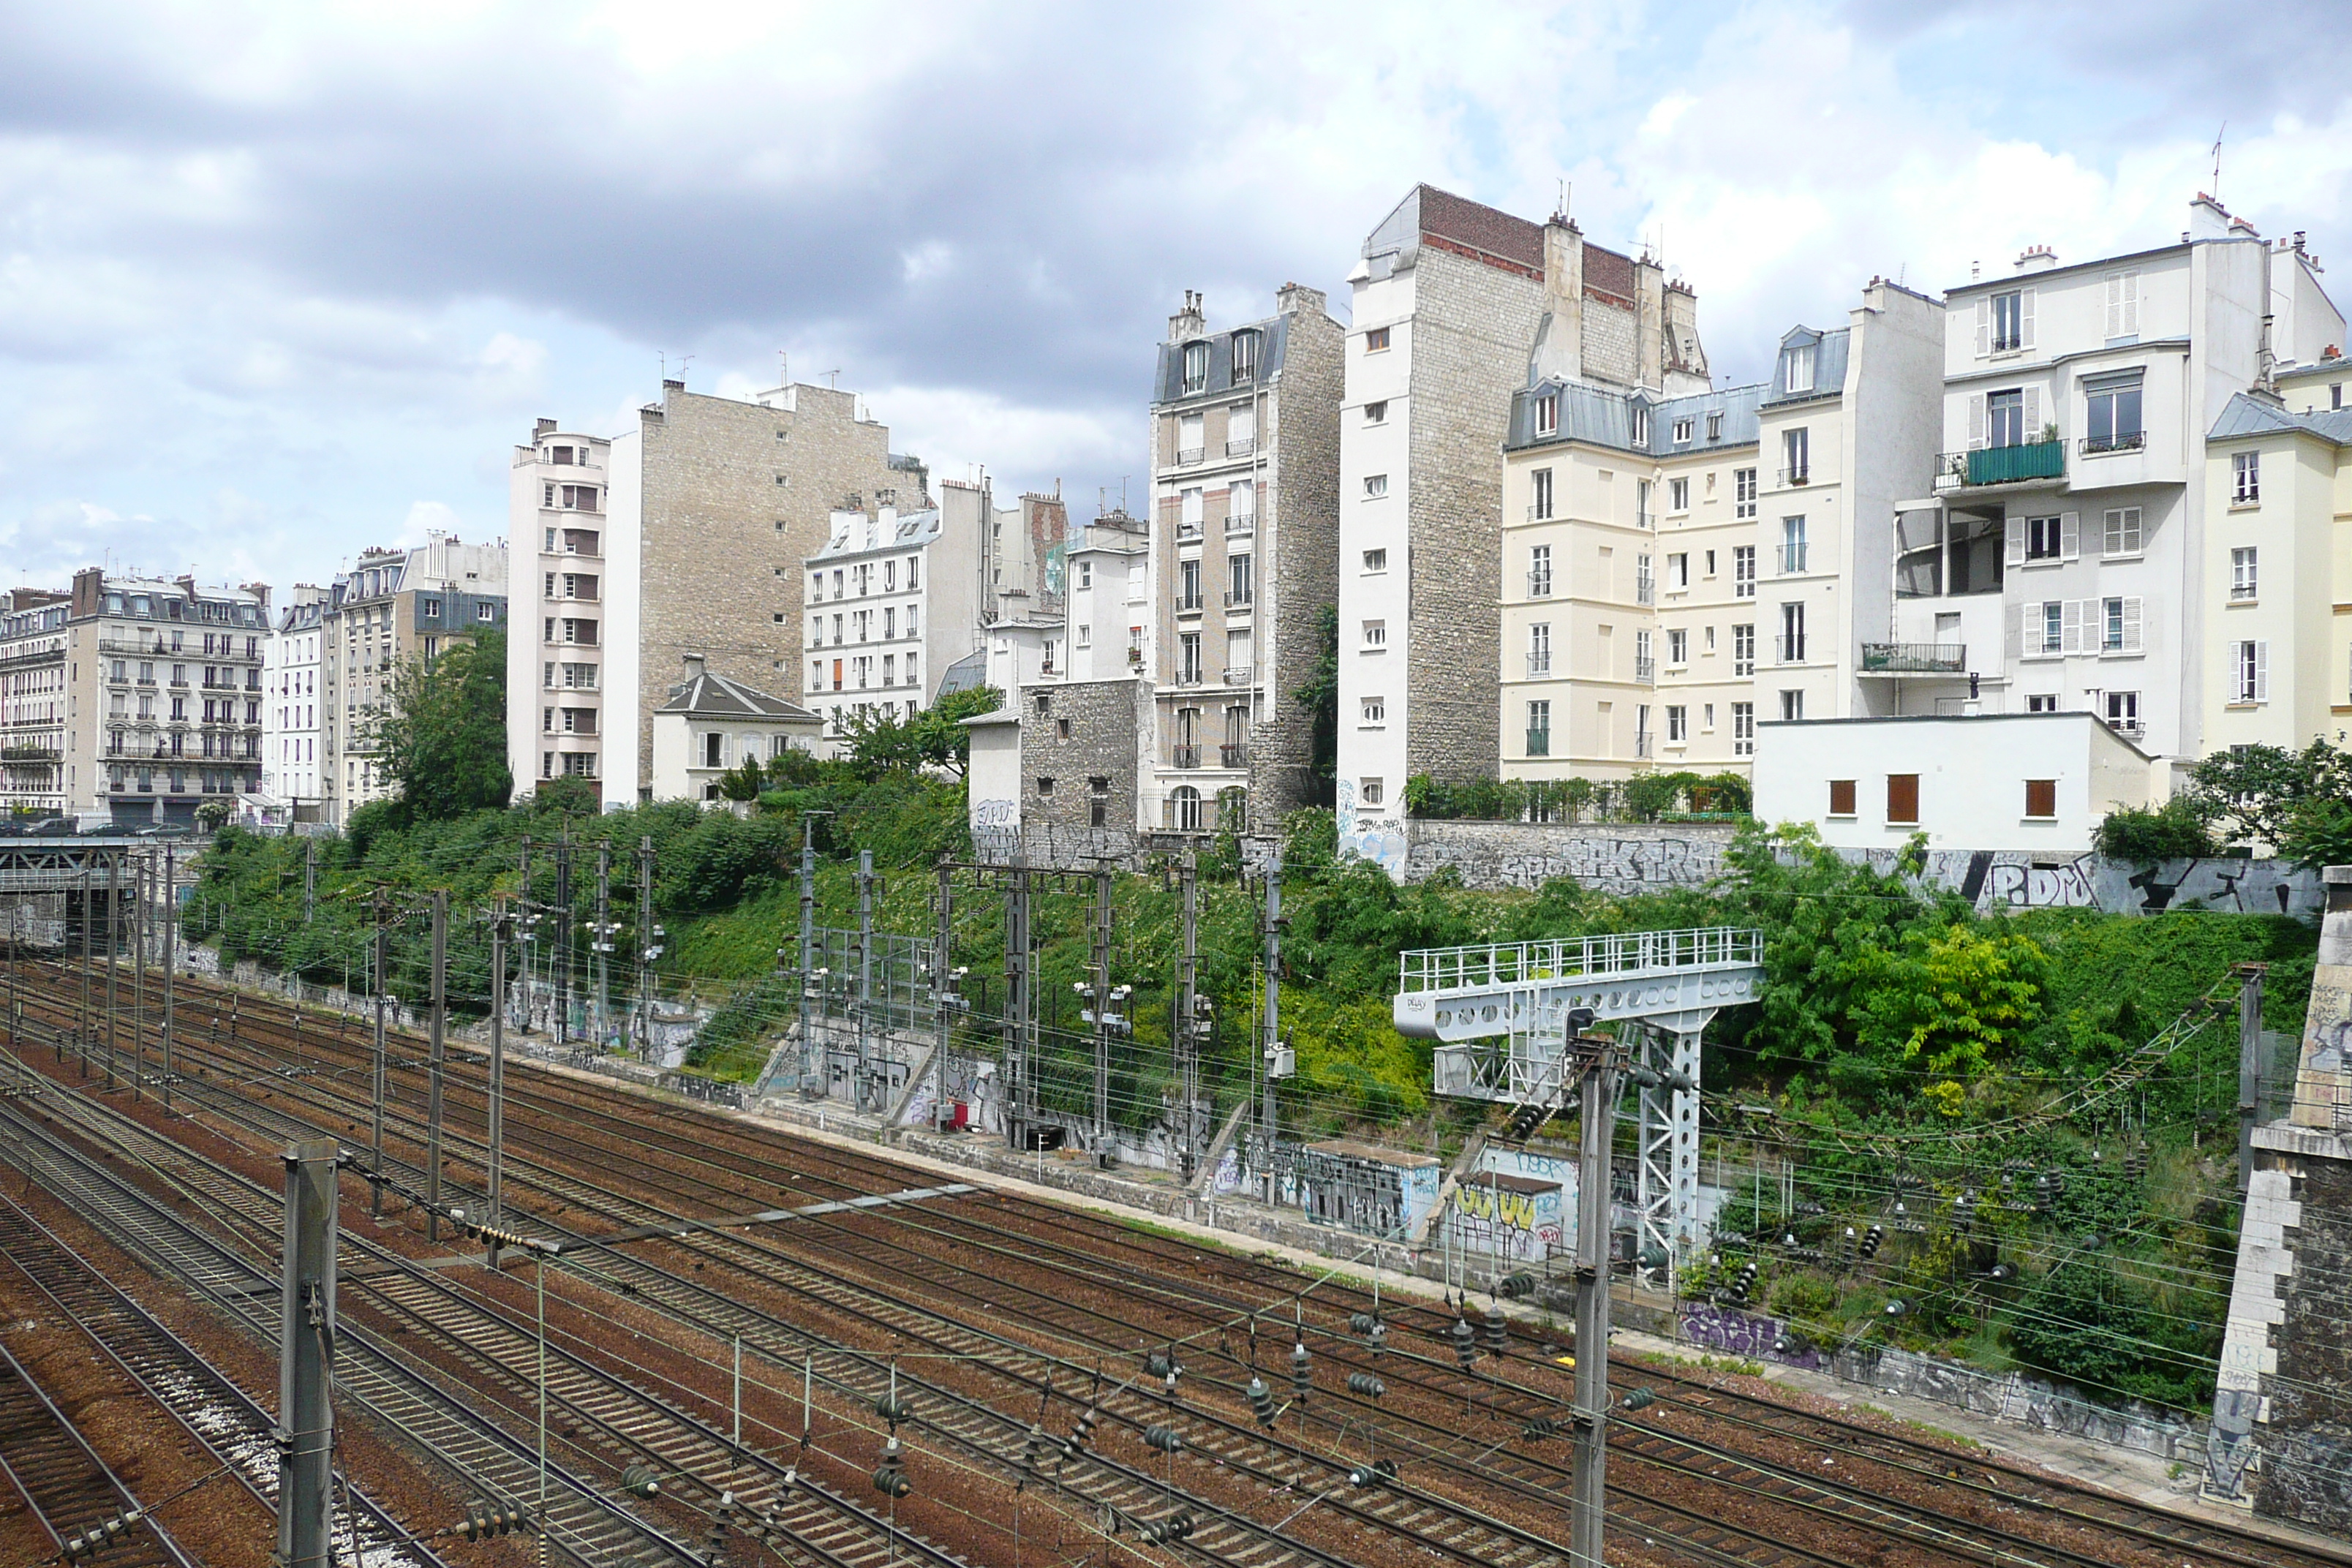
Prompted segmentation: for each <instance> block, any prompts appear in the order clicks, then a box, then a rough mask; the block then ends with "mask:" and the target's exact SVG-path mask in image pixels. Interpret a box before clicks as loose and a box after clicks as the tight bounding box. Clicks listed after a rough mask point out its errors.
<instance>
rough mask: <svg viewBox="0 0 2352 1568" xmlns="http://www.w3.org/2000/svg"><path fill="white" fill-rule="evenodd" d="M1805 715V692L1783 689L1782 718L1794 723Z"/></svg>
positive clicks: (1781, 697) (1781, 701)
mask: <svg viewBox="0 0 2352 1568" xmlns="http://www.w3.org/2000/svg"><path fill="white" fill-rule="evenodd" d="M1804 716H1805V694H1804V693H1803V692H1801V691H1783V692H1782V693H1780V718H1781V721H1783V722H1785V723H1790V724H1794V723H1797V722H1799V721H1801V720H1802V719H1803V718H1804Z"/></svg>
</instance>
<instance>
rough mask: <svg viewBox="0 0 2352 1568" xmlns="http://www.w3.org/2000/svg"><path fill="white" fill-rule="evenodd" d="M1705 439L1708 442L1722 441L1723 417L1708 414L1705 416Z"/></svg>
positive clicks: (1717, 414)
mask: <svg viewBox="0 0 2352 1568" xmlns="http://www.w3.org/2000/svg"><path fill="white" fill-rule="evenodd" d="M1706 438H1707V439H1708V440H1710V441H1720V440H1722V439H1723V416H1722V415H1721V414H1719V413H1716V414H1709V415H1708V416H1706Z"/></svg>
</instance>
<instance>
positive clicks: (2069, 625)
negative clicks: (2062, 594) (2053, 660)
mask: <svg viewBox="0 0 2352 1568" xmlns="http://www.w3.org/2000/svg"><path fill="white" fill-rule="evenodd" d="M2090 602H2091V601H2088V600H2084V599H2064V600H2061V601H2060V603H2062V604H2063V605H2065V606H2066V607H2065V608H2064V609H2063V610H2061V611H2060V612H2059V626H2060V629H2061V635H2062V637H2063V642H2062V643H2061V645H2060V647H2061V651H2063V652H2065V653H2080V652H2082V651H2083V608H2084V605H2086V604H2088V603H2090Z"/></svg>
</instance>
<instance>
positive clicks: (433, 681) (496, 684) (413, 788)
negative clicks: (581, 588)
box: [368, 631, 514, 822]
mask: <svg viewBox="0 0 2352 1568" xmlns="http://www.w3.org/2000/svg"><path fill="white" fill-rule="evenodd" d="M368 738H369V740H370V741H371V742H373V745H374V747H375V749H376V752H377V762H376V766H377V768H378V770H379V771H380V772H381V773H383V776H384V777H385V778H387V779H388V780H390V781H391V782H392V784H393V785H394V787H395V789H396V790H397V791H398V798H399V800H400V801H401V803H402V805H403V810H404V815H405V816H407V817H408V818H409V819H410V820H411V821H431V822H437V821H446V820H447V819H449V818H451V817H457V816H464V815H466V814H467V812H469V811H479V810H482V809H484V808H485V807H490V808H497V807H501V806H504V805H506V803H507V797H508V796H509V795H511V794H513V793H514V776H513V775H512V774H511V773H509V772H508V771H507V639H506V634H505V633H504V632H499V631H485V632H478V633H476V634H475V635H474V636H472V637H461V638H458V639H457V640H455V641H453V642H451V643H450V644H449V645H448V646H447V647H445V648H443V649H442V651H441V655H440V657H439V658H436V659H434V660H433V661H432V662H430V663H427V662H425V660H423V659H415V660H412V661H410V662H409V663H407V664H404V665H403V666H401V668H399V669H397V670H395V671H394V674H393V680H392V704H391V708H390V710H389V711H387V712H386V713H385V714H384V715H383V717H382V718H381V719H379V720H377V721H376V722H375V724H374V726H373V732H372V733H371V734H370V736H369V737H368Z"/></svg>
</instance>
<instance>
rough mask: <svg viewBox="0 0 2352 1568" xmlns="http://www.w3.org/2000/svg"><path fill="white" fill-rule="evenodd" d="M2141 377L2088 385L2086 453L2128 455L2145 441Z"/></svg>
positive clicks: (2107, 379) (2118, 377)
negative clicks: (2141, 405) (2125, 453)
mask: <svg viewBox="0 0 2352 1568" xmlns="http://www.w3.org/2000/svg"><path fill="white" fill-rule="evenodd" d="M2139 389H2140V374H2139V372H2137V371H2132V372H2130V373H2129V374H2122V375H2107V376H2098V377H2095V378H2094V379H2091V380H2088V381H2085V382H2084V393H2085V394H2086V407H2085V414H2086V417H2085V419H2084V436H2083V450H2084V451H2085V452H2125V451H2130V450H2132V449H2133V448H2135V447H2138V446H2139V445H2140V444H2141V442H2142V440H2143V439H2144V438H2145V437H2144V436H2143V434H2142V431H2141V426H2140V413H2139V408H2140V397H2139Z"/></svg>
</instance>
